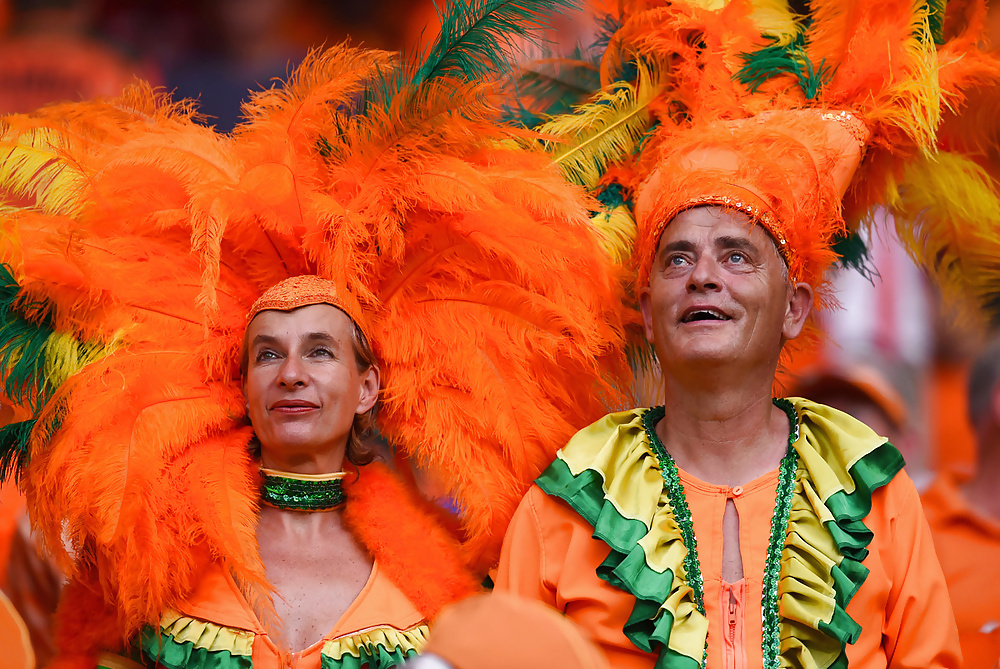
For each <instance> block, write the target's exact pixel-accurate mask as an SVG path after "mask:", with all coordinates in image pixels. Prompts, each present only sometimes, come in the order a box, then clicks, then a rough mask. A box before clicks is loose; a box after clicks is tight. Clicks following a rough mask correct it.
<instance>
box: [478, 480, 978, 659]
mask: <svg viewBox="0 0 1000 669" xmlns="http://www.w3.org/2000/svg"><path fill="white" fill-rule="evenodd" d="M680 474H681V480H682V482H683V483H684V487H685V492H686V495H687V500H688V506H689V507H690V509H691V514H692V517H693V522H694V530H695V534H696V536H697V541H698V554H699V558H700V561H701V570H702V574H703V577H704V584H705V587H704V590H705V613H706V617H707V618H708V620H709V648H708V667H709V668H710V669H729V668H740V669H741V668H743V667H760V666H762V663H763V659H762V656H763V653H762V650H761V636H762V629H761V628H762V623H761V613H760V611H761V607H760V601H761V594H762V577H763V574H764V562H765V557H766V549H767V543H768V536H769V533H770V527H771V517H772V515H773V513H774V500H775V492H776V490H777V485H778V471H777V470H775V471H773V472H771V473H769V474H766V475H764V476H762V477H760V478H759V479H757V480H755V481H752V482H750V483H748V484H746V485H745V486H741V487H739V488H729V487H727V486H716V485H712V484H708V483H705V482H703V481H699V480H697V479H695V478H694V477H692V476H690V475H688V474H687V473H686V472H683V471H681V472H680ZM730 498H731V499H732V500H733V502H734V503H735V505H736V509H737V511H738V512H739V516H740V552H741V554H742V558H743V573H744V578H743V579H742V580H741V581H740V582H739V583H737V584H733V585H732V586H728V585H727V584H724V583H723V581H722V577H721V573H722V516H723V513H724V512H725V507H726V500H727V499H730ZM865 524H866V525H867V526H868V528H869V529H870V530H871V531H872V532H874V535H875V537H874V539H873V540H872V542H871V544H870V546H869V549H870V551H871V552H870V554H869V556H868V558H867V559H866V560H865V561H864V565H865V566H866V567H867V568H868V569H869V570H870V574H869V575H868V578H867V580H866V581H865V583H864V585H863V586H862V587H861V589H860V590H859V591H858V593H857V594H856V595H855V596H854V598H853V599H852V600H851V602H850V605H849V606H848V607H847V612H848V613H849V614H850V615H851V617H852V618H854V620H856V621H857V622H858V623H859V624H860V625H861V626H862V628H863V631H862V633H861V636H860V638H859V640H858V642H857V643H856V644H854V645H853V646H848V647H847V655H848V660H849V662H850V666H851V667H852V669H853V668H858V667H860V668H862V669H882V668H884V667H893V668H899V669H902V668H903V667H957V666H959V665H960V660H959V657H960V653H959V650H958V641H957V637H956V634H955V624H954V622H953V618H952V611H951V606H950V604H949V602H948V593H947V591H946V589H945V585H944V579H943V577H942V575H941V568H940V566H938V562H937V559H936V557H935V555H934V548H933V545H932V544H931V539H930V534H929V532H928V530H927V524H926V522H925V521H924V518H923V514H922V512H921V509H920V500H919V498H918V496H917V492H916V490H915V488H914V487H913V483H912V482H911V481H910V479H909V477H907V476H906V474H905V473H902V472H901V473H900V474H897V475H896V477H895V478H894V479H893V480H892V482H890V483H889V484H888V485H887V486H885V487H883V488H880V489H878V490H877V491H876V492H875V493H874V494H873V497H872V511H871V513H870V514H869V515H868V516H867V518H865ZM592 532H593V528H592V527H591V526H590V524H589V523H587V522H586V521H585V520H584V519H583V518H582V517H581V516H580V515H579V514H577V513H576V512H575V511H574V510H573V509H572V508H571V507H570V506H569V505H568V504H566V503H565V502H563V501H562V500H560V499H558V498H555V497H550V496H548V495H546V494H545V493H544V492H543V491H542V490H541V489H540V488H538V487H537V486H532V488H531V489H530V490H529V491H528V494H527V496H526V497H525V499H524V500H523V501H522V503H521V506H520V507H519V508H518V510H517V512H516V513H515V515H514V519H513V521H512V522H511V525H510V528H509V529H508V532H507V537H506V539H505V541H504V549H503V554H502V555H501V558H500V568H499V573H498V575H497V587H498V588H499V589H503V590H509V591H513V592H515V593H518V594H521V595H523V596H526V597H533V598H538V599H540V600H542V601H544V602H546V603H548V604H549V605H551V606H553V607H555V608H556V609H558V610H560V611H563V612H564V613H565V614H566V615H567V616H568V617H569V618H571V619H572V620H574V621H576V622H577V623H579V624H580V625H581V626H583V627H584V628H585V629H586V630H588V631H589V632H590V633H591V635H592V636H593V638H594V640H595V641H596V642H597V643H598V644H599V645H600V646H601V647H602V648H603V649H604V651H605V652H606V654H607V656H608V659H609V660H610V662H611V665H612V666H614V667H616V668H617V667H621V668H623V669H649V668H650V667H652V666H653V664H654V662H655V661H656V656H655V655H653V654H649V653H645V652H643V651H641V650H639V649H638V648H637V647H636V646H635V645H634V644H633V643H632V642H631V641H630V640H629V639H628V638H626V636H625V635H624V633H623V632H622V627H623V626H624V624H625V622H626V620H627V619H628V617H629V614H630V613H631V611H632V607H633V605H634V603H635V600H634V598H633V597H632V596H631V595H629V594H628V593H626V592H624V591H622V590H619V589H617V588H615V587H613V586H611V585H609V584H608V583H606V582H604V581H602V580H601V579H600V578H599V577H598V576H597V574H596V569H597V567H598V566H599V565H600V564H601V562H602V561H603V560H604V559H605V558H606V557H607V555H608V552H609V549H608V546H607V545H606V544H605V543H604V542H602V541H600V540H598V539H594V538H592V536H591V534H592ZM730 588H732V589H733V590H734V595H735V599H736V600H737V602H738V603H737V605H736V606H735V607H732V606H731V605H730V597H729V590H730Z"/></svg>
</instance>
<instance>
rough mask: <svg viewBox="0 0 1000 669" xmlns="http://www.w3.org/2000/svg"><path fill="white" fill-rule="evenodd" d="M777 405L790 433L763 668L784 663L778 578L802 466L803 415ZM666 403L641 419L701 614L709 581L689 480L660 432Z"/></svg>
mask: <svg viewBox="0 0 1000 669" xmlns="http://www.w3.org/2000/svg"><path fill="white" fill-rule="evenodd" d="M772 401H773V402H774V405H775V406H776V407H778V408H779V409H781V410H782V411H784V412H785V414H786V415H787V416H788V422H789V425H790V428H789V433H788V451H787V453H785V457H783V458H782V459H781V465H780V466H779V468H778V491H777V495H776V497H777V499H776V501H775V505H774V516H773V517H772V518H771V535H770V538H769V539H768V542H767V559H766V561H765V562H764V583H763V599H762V601H761V612H762V614H763V623H764V626H763V635H762V636H763V639H762V647H763V648H762V649H763V651H764V668H765V669H777V667H778V665H779V653H780V651H781V649H780V640H779V636H778V634H779V630H778V627H779V623H780V618H779V614H778V579H779V576H780V572H781V551H782V550H783V549H784V547H785V539H786V535H787V533H788V516H789V514H790V513H791V510H792V494H793V493H794V492H795V471H796V469H798V459H799V458H798V454H797V453H796V452H795V449H794V448H793V447H792V444H794V443H795V442H796V440H798V438H799V417H798V415H797V414H796V413H795V407H793V406H792V403H791V402H789V401H788V400H786V399H774V400H772ZM664 413H665V412H664V409H663V407H662V406H659V407H654V408H652V409H649V410H648V411H646V412H645V413H644V414H643V416H642V424H643V427H644V428H645V429H646V436H647V438H648V439H649V445H650V446H651V447H652V449H653V453H654V454H655V455H656V458H657V460H659V463H660V475H661V476H662V477H663V484H664V487H665V489H666V491H667V498H668V499H669V500H670V508H671V511H672V512H673V514H674V519H675V520H676V521H677V526H678V527H679V528H680V530H681V538H682V539H683V540H684V547H685V548H687V555H685V556H684V571H685V574H686V576H687V583H688V585H689V586H690V587H691V590H693V591H694V599H695V604H696V605H697V607H698V611H700V612H701V614H702V615H704V614H705V590H704V580H703V578H702V574H701V563H700V562H699V560H698V541H697V539H696V538H695V535H694V525H693V523H692V521H691V510H690V508H689V507H688V503H687V496H686V495H685V494H684V484H682V483H681V479H680V474H679V473H678V471H677V463H675V462H674V459H673V457H671V455H670V453H668V452H667V449H666V448H664V447H663V442H661V441H660V438H659V436H657V434H656V429H655V428H656V423H657V422H659V420H660V419H661V418H663V416H664ZM707 661H708V642H707V640H706V643H705V651H704V653H703V655H702V659H701V667H702V669H704V668H705V665H706V664H707Z"/></svg>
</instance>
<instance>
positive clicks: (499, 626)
mask: <svg viewBox="0 0 1000 669" xmlns="http://www.w3.org/2000/svg"><path fill="white" fill-rule="evenodd" d="M512 641H513V642H512ZM424 651H425V652H426V653H429V654H432V655H436V656H438V657H440V658H442V659H444V660H446V661H447V662H448V664H450V665H451V666H452V667H454V668H455V669H510V668H511V667H518V668H519V669H550V668H551V667H560V668H561V669H607V668H608V662H607V660H606V659H605V658H604V655H603V654H602V653H601V652H600V651H599V650H598V649H597V648H596V646H594V644H593V643H591V642H590V641H589V640H588V639H587V638H586V636H585V635H584V633H583V632H582V630H580V629H579V627H577V626H576V625H574V624H573V623H571V622H570V621H568V620H566V618H564V617H563V616H560V615H559V614H558V613H556V612H555V611H553V610H552V609H550V608H548V607H547V606H544V605H542V604H541V603H539V602H537V601H535V600H529V599H524V598H522V597H515V596H513V595H509V594H506V593H502V592H497V593H493V594H491V595H480V596H478V597H470V598H469V599H466V600H463V601H461V602H459V603H457V604H454V605H452V606H449V607H448V608H447V609H445V610H444V611H443V612H442V613H441V615H440V616H438V618H437V619H436V620H435V621H434V625H433V627H432V628H431V636H430V638H429V639H428V641H427V647H426V648H425V649H424Z"/></svg>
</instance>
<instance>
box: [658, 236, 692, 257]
mask: <svg viewBox="0 0 1000 669" xmlns="http://www.w3.org/2000/svg"><path fill="white" fill-rule="evenodd" d="M675 251H694V243H693V242H690V241H688V240H686V239H680V240H677V241H676V242H667V243H666V244H664V245H663V248H661V249H660V257H663V256H665V255H667V254H668V253H673V252H675Z"/></svg>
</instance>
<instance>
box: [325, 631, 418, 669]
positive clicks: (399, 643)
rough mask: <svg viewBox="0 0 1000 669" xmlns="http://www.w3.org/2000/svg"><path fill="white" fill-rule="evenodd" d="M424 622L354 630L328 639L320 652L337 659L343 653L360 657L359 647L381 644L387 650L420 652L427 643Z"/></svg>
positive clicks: (372, 646)
mask: <svg viewBox="0 0 1000 669" xmlns="http://www.w3.org/2000/svg"><path fill="white" fill-rule="evenodd" d="M427 632H428V628H427V625H426V624H420V625H417V626H416V627H411V628H410V629H407V630H398V629H396V628H395V627H390V626H388V625H381V626H378V627H371V628H368V629H364V630H361V631H360V632H355V633H354V634H351V635H348V636H343V637H340V638H337V639H330V640H329V641H327V642H326V643H324V644H323V649H322V651H321V652H322V654H323V655H326V656H327V657H330V658H333V659H334V660H336V661H339V660H340V659H341V658H342V657H344V656H345V655H351V656H353V657H361V650H360V649H361V648H363V647H369V648H375V647H377V646H382V647H383V648H385V649H386V650H387V651H390V652H392V651H396V650H400V651H402V652H404V653H409V652H411V651H416V652H420V651H421V650H423V648H424V646H425V645H427Z"/></svg>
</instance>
